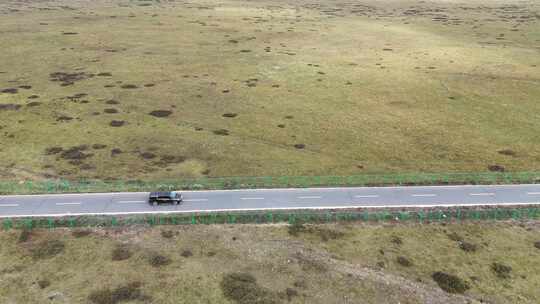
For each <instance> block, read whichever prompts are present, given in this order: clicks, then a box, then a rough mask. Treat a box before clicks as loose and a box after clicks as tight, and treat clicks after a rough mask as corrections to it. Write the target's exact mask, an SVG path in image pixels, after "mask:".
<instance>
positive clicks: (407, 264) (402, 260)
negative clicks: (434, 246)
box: [396, 256, 413, 267]
mask: <svg viewBox="0 0 540 304" xmlns="http://www.w3.org/2000/svg"><path fill="white" fill-rule="evenodd" d="M396 261H397V263H398V264H399V265H401V266H404V267H411V266H412V265H413V264H412V262H411V260H409V259H407V258H406V257H404V256H398V257H397V259H396Z"/></svg>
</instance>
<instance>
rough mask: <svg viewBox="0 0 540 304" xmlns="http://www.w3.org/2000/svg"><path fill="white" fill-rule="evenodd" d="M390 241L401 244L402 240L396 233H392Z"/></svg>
mask: <svg viewBox="0 0 540 304" xmlns="http://www.w3.org/2000/svg"><path fill="white" fill-rule="evenodd" d="M390 242H392V243H393V244H395V245H398V246H400V245H401V244H403V240H402V239H401V238H400V237H399V236H397V235H393V236H392V238H391V239H390Z"/></svg>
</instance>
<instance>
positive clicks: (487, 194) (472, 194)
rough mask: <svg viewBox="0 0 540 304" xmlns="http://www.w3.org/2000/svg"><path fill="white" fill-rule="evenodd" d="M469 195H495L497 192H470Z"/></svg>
mask: <svg viewBox="0 0 540 304" xmlns="http://www.w3.org/2000/svg"><path fill="white" fill-rule="evenodd" d="M469 195H472V196H492V195H495V193H487V192H486V193H469Z"/></svg>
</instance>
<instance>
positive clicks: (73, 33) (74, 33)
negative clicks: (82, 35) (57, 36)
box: [62, 32, 79, 35]
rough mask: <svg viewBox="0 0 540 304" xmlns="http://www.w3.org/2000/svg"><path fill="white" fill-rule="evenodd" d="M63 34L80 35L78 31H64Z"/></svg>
mask: <svg viewBox="0 0 540 304" xmlns="http://www.w3.org/2000/svg"><path fill="white" fill-rule="evenodd" d="M62 35H79V33H76V32H62Z"/></svg>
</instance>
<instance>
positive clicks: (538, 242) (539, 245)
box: [534, 241, 540, 249]
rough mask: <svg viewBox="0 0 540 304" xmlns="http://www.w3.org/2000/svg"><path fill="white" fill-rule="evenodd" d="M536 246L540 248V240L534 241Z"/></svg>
mask: <svg viewBox="0 0 540 304" xmlns="http://www.w3.org/2000/svg"><path fill="white" fill-rule="evenodd" d="M534 247H536V248H538V249H540V241H537V242H534Z"/></svg>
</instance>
